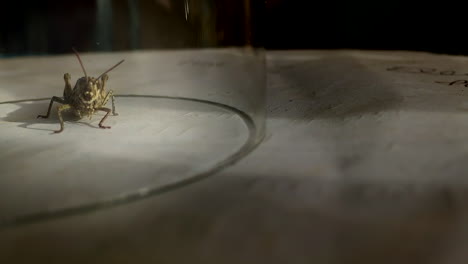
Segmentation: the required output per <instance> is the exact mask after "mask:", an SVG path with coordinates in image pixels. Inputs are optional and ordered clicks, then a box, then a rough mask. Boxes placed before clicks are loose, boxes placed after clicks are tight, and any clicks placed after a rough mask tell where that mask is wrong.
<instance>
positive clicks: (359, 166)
mask: <svg viewBox="0 0 468 264" xmlns="http://www.w3.org/2000/svg"><path fill="white" fill-rule="evenodd" d="M267 61H268V89H267V91H268V96H267V112H268V116H267V136H266V138H265V140H264V142H263V143H262V144H261V145H260V146H259V147H258V148H257V149H256V150H255V151H254V152H253V153H251V154H250V155H248V156H247V157H246V158H244V159H242V160H241V161H240V162H239V163H237V164H235V165H234V166H232V167H229V168H227V169H225V170H223V171H222V172H220V173H218V175H216V176H215V177H211V178H208V179H206V180H204V181H201V182H198V183H196V184H193V185H190V186H187V187H185V188H182V189H179V190H177V191H173V192H170V193H167V194H164V195H160V196H155V197H152V198H149V199H146V200H143V201H139V202H135V203H132V204H128V205H125V206H120V207H116V208H112V209H106V210H101V211H96V212H92V213H87V214H84V215H80V216H73V217H68V218H62V219H56V220H52V221H47V222H42V223H36V224H31V225H28V226H22V227H17V228H11V229H4V230H0V262H2V263H3V262H4V263H31V262H36V263H37V262H39V263H137V262H144V263H337V264H341V263H346V264H348V263H412V264H414V263H434V264H435V263H451V264H458V263H460V264H461V263H466V262H467V260H468V253H466V247H467V245H468V224H467V223H468V221H467V220H468V207H467V206H466V203H467V202H468V196H467V195H466V192H467V190H468V189H467V188H468V185H467V184H468V182H467V179H466V178H465V177H466V171H467V169H468V165H467V164H468V163H467V162H466V159H467V158H468V133H467V131H468V122H467V121H468V116H467V110H468V102H467V101H466V100H467V99H468V97H467V96H466V93H467V92H468V91H467V90H466V87H465V81H464V79H467V80H468V75H465V73H468V58H464V57H453V56H443V55H431V54H425V53H410V52H383V51H382V52H374V51H352V50H342V51H294V52H292V51H282V52H270V53H269V54H268V60H267ZM38 63H40V62H38Z"/></svg>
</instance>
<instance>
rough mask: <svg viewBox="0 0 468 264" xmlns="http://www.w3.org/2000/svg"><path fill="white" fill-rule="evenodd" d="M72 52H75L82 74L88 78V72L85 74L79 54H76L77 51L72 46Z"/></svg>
mask: <svg viewBox="0 0 468 264" xmlns="http://www.w3.org/2000/svg"><path fill="white" fill-rule="evenodd" d="M72 50H73V52H75V55H76V57H77V58H78V61H79V62H80V65H81V69H83V72H84V75H85V77H86V80H87V79H88V74H86V70H85V68H84V66H83V62H82V61H81V58H80V54H78V51H76V49H75V48H72Z"/></svg>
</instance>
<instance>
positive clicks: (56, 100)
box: [37, 96, 65, 118]
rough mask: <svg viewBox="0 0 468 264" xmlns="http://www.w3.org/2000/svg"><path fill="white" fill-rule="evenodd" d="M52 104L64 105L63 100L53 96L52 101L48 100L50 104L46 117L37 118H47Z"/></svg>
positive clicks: (39, 116)
mask: <svg viewBox="0 0 468 264" xmlns="http://www.w3.org/2000/svg"><path fill="white" fill-rule="evenodd" d="M54 102H57V103H60V104H65V100H64V99H62V98H60V97H57V96H53V97H52V99H50V104H49V109H47V114H46V115H38V116H37V118H49V115H50V109H52V104H53V103H54Z"/></svg>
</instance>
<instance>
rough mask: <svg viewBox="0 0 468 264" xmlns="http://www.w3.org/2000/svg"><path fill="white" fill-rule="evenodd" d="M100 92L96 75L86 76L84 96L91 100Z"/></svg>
mask: <svg viewBox="0 0 468 264" xmlns="http://www.w3.org/2000/svg"><path fill="white" fill-rule="evenodd" d="M97 94H98V86H97V80H96V79H95V78H94V77H87V78H86V85H85V88H84V89H83V98H84V99H85V100H87V101H91V100H92V99H93V98H95V97H96V95H97Z"/></svg>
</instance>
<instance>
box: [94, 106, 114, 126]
mask: <svg viewBox="0 0 468 264" xmlns="http://www.w3.org/2000/svg"><path fill="white" fill-rule="evenodd" d="M96 110H98V111H104V112H106V115H105V116H104V117H103V118H102V119H101V122H99V127H100V128H111V127H110V126H103V125H102V123H104V120H106V118H107V116H108V115H109V113H110V112H111V110H110V109H109V108H107V107H99V108H96Z"/></svg>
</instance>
